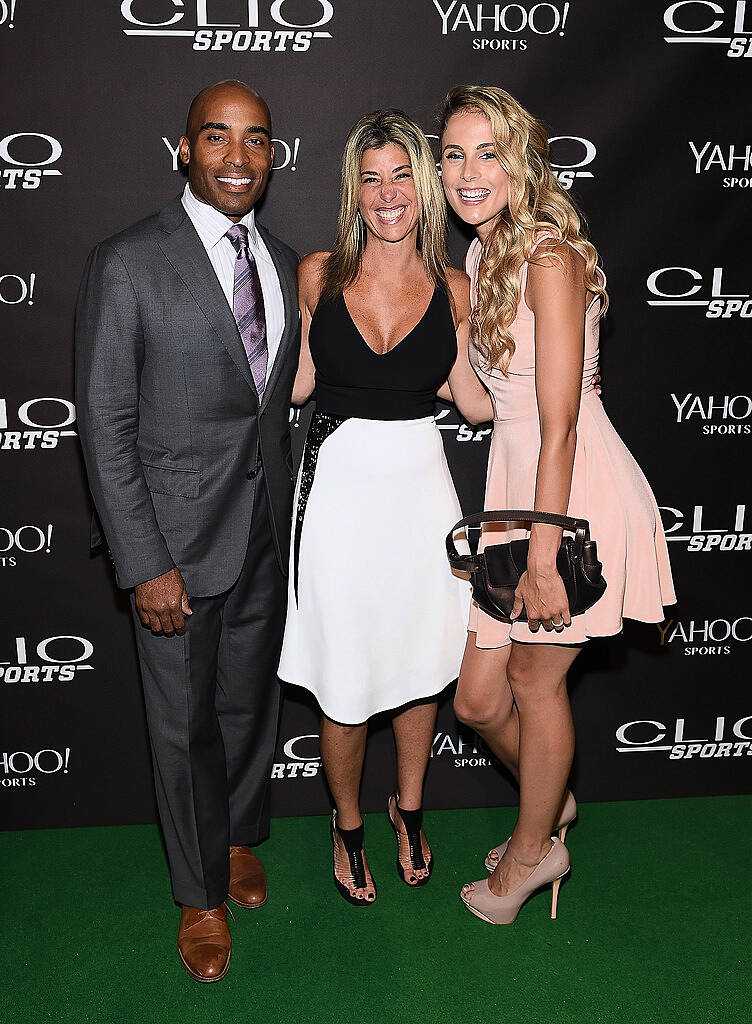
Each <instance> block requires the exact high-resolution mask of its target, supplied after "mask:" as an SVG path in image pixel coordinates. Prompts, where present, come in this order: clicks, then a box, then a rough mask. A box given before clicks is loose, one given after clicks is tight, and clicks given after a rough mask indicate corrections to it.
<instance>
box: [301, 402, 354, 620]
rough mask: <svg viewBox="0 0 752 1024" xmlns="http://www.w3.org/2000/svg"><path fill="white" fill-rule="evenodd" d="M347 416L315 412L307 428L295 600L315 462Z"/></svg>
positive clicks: (302, 474) (302, 473)
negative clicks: (304, 522)
mask: <svg viewBox="0 0 752 1024" xmlns="http://www.w3.org/2000/svg"><path fill="white" fill-rule="evenodd" d="M346 419H348V417H347V416H330V415H329V414H328V413H326V412H315V413H314V414H313V419H312V420H311V425H310V427H309V428H308V436H307V437H306V443H305V448H304V450H303V467H302V469H301V473H300V490H299V492H298V510H297V515H296V516H295V538H294V540H293V545H294V547H293V551H294V562H293V573H294V583H295V600H296V601H297V599H298V564H299V562H300V535H301V533H302V532H303V519H304V517H305V510H306V505H307V504H308V497H309V495H310V493H311V487H312V486H313V478H314V475H315V473H316V462H317V460H318V457H319V449H320V448H321V445H322V444H323V443H324V441H326V439H327V437H329V435H330V434H333V433H334V431H335V430H336V429H337V427H339V426H341V425H342V424H343V423H344V422H345V420H346Z"/></svg>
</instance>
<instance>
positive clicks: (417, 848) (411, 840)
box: [386, 793, 434, 889]
mask: <svg viewBox="0 0 752 1024" xmlns="http://www.w3.org/2000/svg"><path fill="white" fill-rule="evenodd" d="M392 801H394V811H395V814H399V816H400V818H402V824H403V825H404V826H405V832H406V833H407V844H408V847H409V849H410V863H411V865H412V869H411V870H412V871H413V872H415V871H420V870H425V871H427V872H428V874H426V875H425V876H424V877H423V878H417V879H416V880H415V881H414V882H408V880H407V877H406V872H405V869H404V868H403V866H402V863H401V861H400V857H399V855H400V841H401V833H400V830H399V829H398V828H397V823H396V821H395V819H394V818H393V817H392ZM386 813H387V817H388V818H389V822H390V824H391V826H392V828H393V829H394V834H395V836H396V839H397V874H398V875H399V876H400V878H401V879H402V881H403V882H404V883H405V885H407V886H409V887H410V888H411V889H420V887H421V886H423V885H427V884H428V880H429V878H430V877H431V872H432V871H433V864H434V858H433V854H431V859H430V860H429V862H428V863H427V864H426V861H425V857H424V856H423V843H422V842H421V838H420V832H421V828H422V827H423V808H422V807H419V808H418V810H417V811H403V810H402V808H401V807H400V805H399V803H398V802H397V794H396V793H392V795H391V796H390V797H389V800H388V801H387V805H386Z"/></svg>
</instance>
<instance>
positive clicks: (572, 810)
mask: <svg viewBox="0 0 752 1024" xmlns="http://www.w3.org/2000/svg"><path fill="white" fill-rule="evenodd" d="M576 817H577V801H576V800H575V798H574V794H573V793H572V791H571V790H569V789H568V790H567V798H566V800H565V801H564V806H563V807H562V809H561V814H560V815H559V818H558V820H557V821H556V823H555V824H554V832H556V833H557V834H558V836H559V839H561V841H562V843H563V842H564V837H565V836H566V834H567V829H568V828H569V826H570V825H571V824H572V822H573V821H574V819H575V818H576ZM508 842H509V840H508V839H507V840H506V842H503V843H499V845H498V846H494V847H493V849H492V850H489V851H488V854H487V855H486V861H485V863H486V871H488V872H489V873H490V872H491V871H493V869H494V868H495V867H496V865H497V864H498V863H499V861H500V860H501V858H502V857H503V856H504V851H505V850H506V848H507V843H508Z"/></svg>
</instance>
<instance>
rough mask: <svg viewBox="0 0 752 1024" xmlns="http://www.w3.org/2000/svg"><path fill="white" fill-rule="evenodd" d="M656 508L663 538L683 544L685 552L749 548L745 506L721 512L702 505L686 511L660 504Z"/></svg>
mask: <svg viewBox="0 0 752 1024" xmlns="http://www.w3.org/2000/svg"><path fill="white" fill-rule="evenodd" d="M659 511H660V513H661V519H662V520H663V529H664V532H665V534H666V540H667V541H668V542H669V543H671V542H674V543H680V544H685V545H686V550H687V551H703V552H708V551H752V533H750V532H749V527H748V526H747V524H746V516H747V506H746V505H736V506H735V507H731V508H726V509H725V510H723V511H720V512H719V511H718V510H717V509H715V510H714V511H713V513H709V512H707V511H706V509H705V507H704V506H703V505H695V506H694V507H693V508H691V509H689V510H686V509H678V508H672V506H670V505H660V506H659ZM711 524H712V526H711Z"/></svg>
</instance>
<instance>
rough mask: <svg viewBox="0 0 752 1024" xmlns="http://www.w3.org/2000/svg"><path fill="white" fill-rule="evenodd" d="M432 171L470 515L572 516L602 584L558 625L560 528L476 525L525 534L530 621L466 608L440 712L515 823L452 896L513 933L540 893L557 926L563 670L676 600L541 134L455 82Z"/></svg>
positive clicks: (602, 302) (593, 298) (519, 601)
mask: <svg viewBox="0 0 752 1024" xmlns="http://www.w3.org/2000/svg"><path fill="white" fill-rule="evenodd" d="M441 167H442V176H443V184H444V191H445V194H446V197H447V200H448V201H449V204H450V206H451V207H452V209H453V210H454V211H455V212H456V213H457V214H458V215H459V216H460V217H461V218H462V220H463V221H465V223H467V224H470V225H472V226H473V227H474V228H475V230H476V232H477V236H478V237H477V239H476V240H475V241H474V242H473V244H472V245H471V247H470V250H469V252H468V255H467V260H466V269H467V272H468V274H469V275H470V279H471V302H472V305H473V313H472V316H471V324H472V328H473V336H472V343H471V361H472V362H473V364H474V366H475V368H476V372H477V373H478V375H479V377H480V379H481V380H482V381H483V383H484V384H485V385H486V387H487V389H488V391H489V392H490V394H491V397H492V399H493V403H494V407H495V417H494V432H493V440H492V444H491V455H490V461H489V467H488V478H487V486H486V499H485V506H486V508H488V509H504V508H507V509H509V508H517V509H531V508H534V509H535V510H536V511H544V512H554V513H562V514H568V515H570V516H575V517H581V518H584V519H587V520H588V521H589V522H590V528H591V534H592V536H593V539H594V540H596V541H597V544H598V554H599V557H600V559H601V561H602V563H603V575H604V577H605V579H606V582H607V589H606V592H605V594H604V596H603V597H602V598H601V599H600V600H599V601H598V602H597V604H595V605H594V606H593V607H592V608H591V609H590V610H589V611H587V612H586V613H585V614H583V615H576V616H570V612H569V607H568V604H567V598H566V593H565V590H564V585H563V583H562V580H561V577H560V576H559V574H558V572H557V570H556V552H557V550H558V548H559V544H560V542H561V530H560V529H558V528H556V527H553V526H544V525H538V524H535V525H533V526H532V528H531V529H530V530H529V531H524V532H523V531H521V530H520V529H516V530H513V529H510V528H508V527H506V528H505V527H496V526H493V527H491V528H489V529H487V530H485V531H484V534H483V537H482V543H485V544H486V545H487V544H489V543H501V542H504V541H507V540H511V539H514V538H516V537H519V536H529V538H530V545H529V555H528V561H527V571H526V572H525V573H523V575H522V578H521V579H520V583H519V586H518V588H517V593H516V602H515V607H514V609H513V612H512V618H513V619H515V618H516V617H517V616H519V613H520V611H521V610H522V608H523V605H524V608H525V610H526V612H527V618H528V621H527V622H524V621H514V622H513V623H511V624H510V623H505V622H500V621H498V620H496V619H493V618H491V617H490V616H488V615H486V614H485V613H484V612H483V611H482V610H481V609H480V608H478V607H477V606H475V605H474V606H473V609H472V612H471V616H470V623H469V627H468V628H469V633H468V642H467V646H466V649H465V656H464V660H463V665H462V671H461V674H460V680H459V684H458V687H457V696H456V699H455V711H456V713H457V716H458V718H459V719H460V720H461V721H463V722H465V723H466V724H468V725H470V726H471V727H472V728H473V729H475V730H476V731H477V732H478V733H479V734H480V735H481V736H482V737H483V739H484V740H485V741H486V743H487V744H488V746H489V747H490V748H491V749H492V750H493V751H494V753H495V754H496V755H497V756H498V757H499V759H500V760H501V761H502V762H503V763H504V764H505V765H506V766H507V767H508V768H509V770H510V771H511V772H512V774H513V775H514V776H515V777H516V778H517V779H518V780H519V783H520V811H519V815H518V818H517V822H516V824H515V827H514V830H513V832H512V835H511V837H510V838H509V840H508V841H507V842H506V843H502V844H501V845H500V846H498V847H495V848H494V849H493V850H491V852H490V853H489V855H488V857H487V859H486V867H487V869H488V870H489V871H490V872H491V874H490V877H489V878H488V879H483V880H482V881H480V882H473V883H469V884H468V885H466V886H464V887H463V890H462V893H461V897H462V900H463V902H464V903H465V905H466V906H467V908H468V909H469V910H470V911H471V912H472V913H474V914H475V915H476V916H477V917H480V918H481V919H483V920H485V921H488V922H489V923H492V924H511V922H512V921H514V919H515V917H516V915H517V911H518V910H519V908H520V906H521V905H522V903H523V902H524V901H525V899H526V898H527V897H528V896H529V895H530V894H531V893H532V892H534V891H535V890H536V889H538V888H541V887H542V886H545V885H548V884H550V883H551V882H553V887H554V895H553V902H552V916H555V914H556V897H557V893H558V885H559V880H560V879H561V877H563V875H565V874H566V873H567V871H568V870H569V853H568V850H567V848H566V847H565V846H564V844H563V842H562V840H563V838H564V834H565V831H566V826H567V825H568V824H569V822H570V821H571V820H572V819H573V818H574V817H575V815H576V813H577V806H576V803H575V800H574V797H573V796H572V794H571V792H570V791H569V790H568V789H567V788H566V783H567V779H568V776H569V772H570V769H571V765H572V755H573V750H574V732H573V727H572V717H571V711H570V706H569V698H568V695H567V672H568V671H569V668H570V667H571V665H572V663H573V662H574V660H575V658H576V657H577V655H578V654H579V652H580V651H581V649H582V645H583V644H584V643H585V642H586V641H587V640H588V639H589V638H590V637H596V636H610V635H613V634H615V633H619V632H620V631H621V629H622V619H623V618H625V617H627V618H632V619H639V620H641V621H643V622H660V621H661V620H662V619H663V617H664V616H663V605H666V604H672V603H673V602H674V600H675V598H674V591H673V585H672V580H671V570H670V566H669V560H668V552H667V548H666V541H665V537H664V534H663V529H662V526H661V521H660V517H659V514H658V509H657V506H656V502H655V498H654V497H653V494H652V491H651V490H650V486H649V484H648V482H647V481H646V479H645V477H644V476H643V474H642V472H641V470H640V468H639V466H638V465H637V463H636V462H635V460H634V459H633V458H632V456H631V455H630V453H629V451H628V450H627V448H626V447H625V445H624V444H623V442H622V441H621V439H620V438H619V436H618V434H617V433H616V431H615V430H614V428H613V426H612V424H611V422H610V421H609V419H608V417H607V416H606V413H605V411H604V409H603V406H602V405H601V402H600V398H599V397H598V394H597V393H596V389H595V387H594V383H593V378H594V375H595V373H596V369H597V366H598V325H599V321H600V318H601V317H602V316H603V314H604V312H605V310H606V306H607V304H608V299H607V296H606V290H605V287H606V279H605V275H604V273H603V271H602V270H601V269H600V267H598V266H597V260H598V254H597V252H596V251H595V249H594V247H593V246H592V245H591V243H590V242H589V241H587V239H586V237H585V234H584V231H583V227H582V225H581V223H580V219H579V217H578V215H577V213H576V211H575V209H574V207H573V206H572V203H571V202H570V200H569V198H568V197H567V194H566V192H565V191H564V190H563V189H562V188H561V187H560V186H559V184H558V182H557V180H556V177H555V175H554V173H553V171H552V170H551V166H550V163H549V160H548V141H547V136H546V131H545V129H544V127H543V125H542V124H541V123H540V122H539V121H537V120H535V119H534V118H533V117H532V116H531V115H530V114H529V113H528V112H527V111H526V110H525V109H524V108H523V107H521V106H520V104H519V103H517V101H516V100H515V99H513V97H512V96H510V95H509V94H508V93H507V92H505V91H504V90H502V89H498V88H495V87H480V86H458V87H457V88H455V89H453V90H452V91H451V92H450V93H449V95H448V96H447V98H446V101H445V104H444V109H443V113H442V120H441ZM554 832H558V833H559V835H558V836H554V837H552V833H554Z"/></svg>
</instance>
